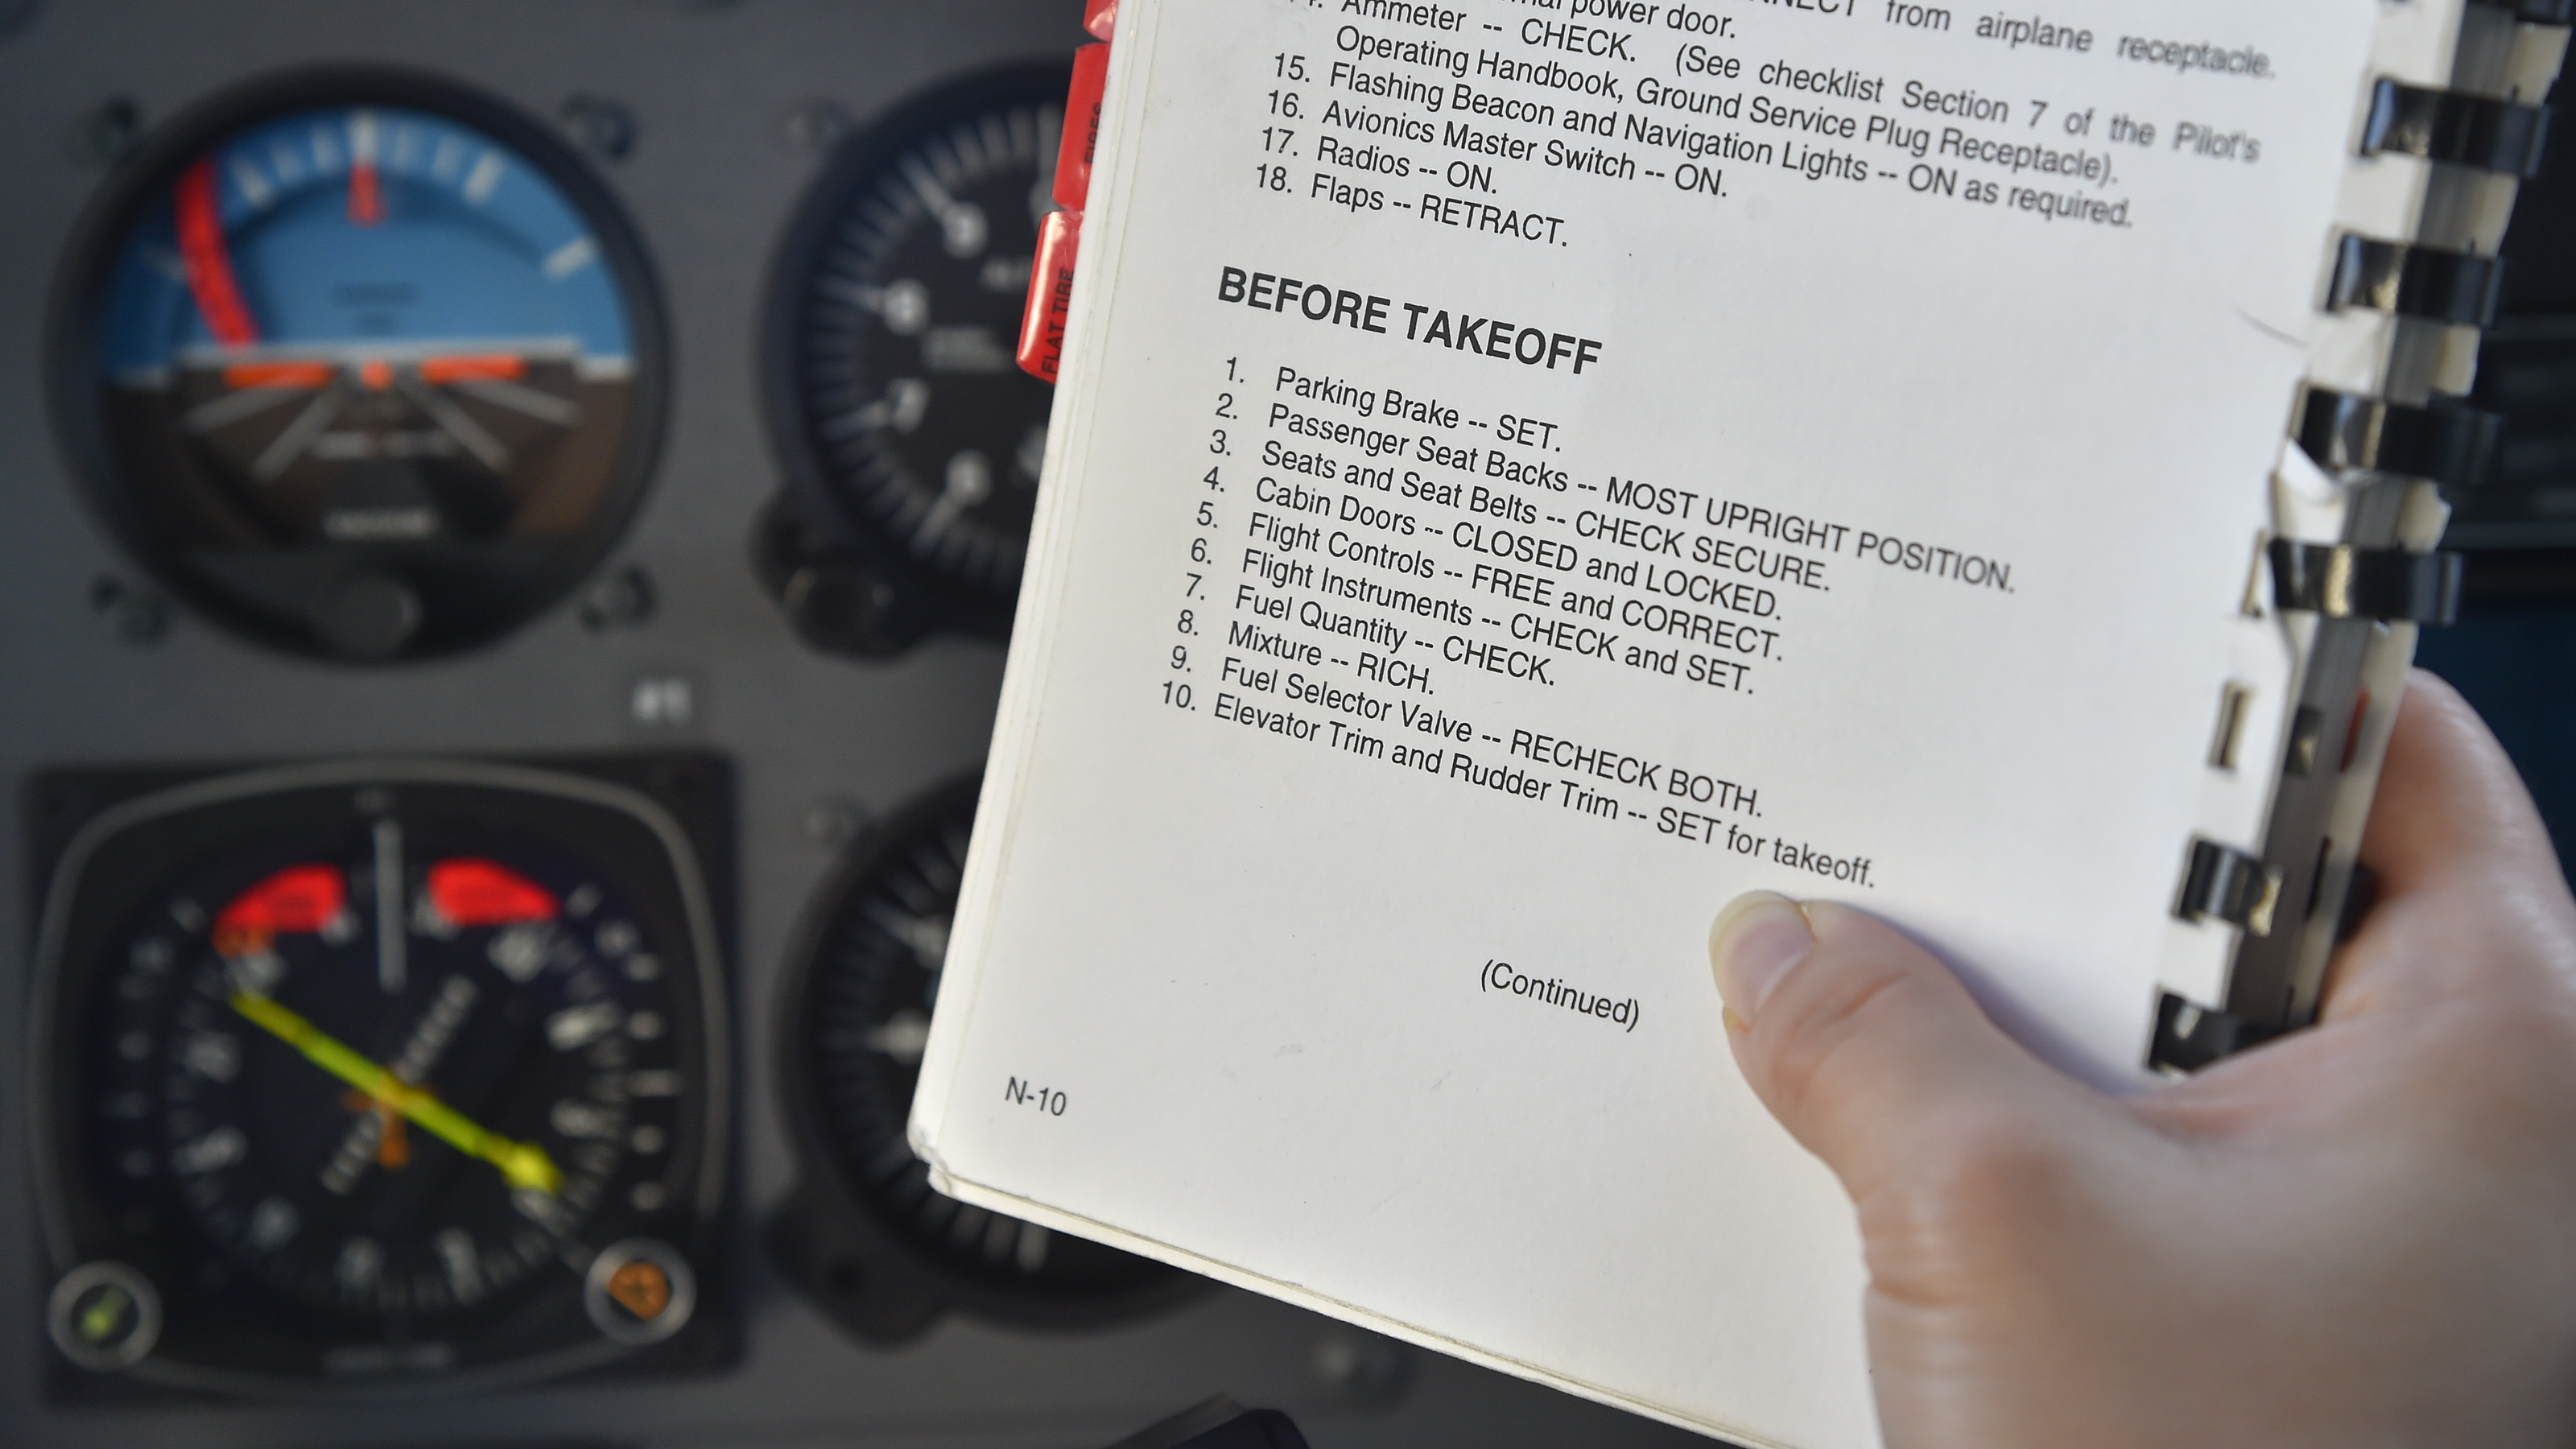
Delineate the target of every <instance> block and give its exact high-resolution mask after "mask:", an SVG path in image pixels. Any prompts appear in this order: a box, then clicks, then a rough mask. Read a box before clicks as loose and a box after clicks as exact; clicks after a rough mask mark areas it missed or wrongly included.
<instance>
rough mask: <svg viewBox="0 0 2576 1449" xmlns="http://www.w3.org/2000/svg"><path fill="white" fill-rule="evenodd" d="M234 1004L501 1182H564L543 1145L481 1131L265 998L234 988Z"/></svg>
mask: <svg viewBox="0 0 2576 1449" xmlns="http://www.w3.org/2000/svg"><path fill="white" fill-rule="evenodd" d="M232 1007H233V1010H235V1011H238V1012H240V1013H241V1014H242V1015H243V1016H245V1017H248V1018H249V1019H250V1021H251V1022H252V1024H253V1025H255V1026H257V1027H259V1028H260V1029H261V1030H262V1031H265V1032H267V1033H268V1034H269V1035H271V1036H274V1037H276V1038H277V1039H278V1040H279V1041H282V1042H284V1043H286V1044H287V1045H288V1046H291V1047H293V1048H295V1049H296V1050H297V1051H299V1052H302V1053H303V1054H304V1058H305V1060H307V1061H309V1062H311V1063H313V1065H315V1066H317V1067H320V1068H321V1069H322V1070H324V1071H326V1072H329V1073H330V1074H331V1075H333V1076H335V1077H338V1078H339V1079H340V1080H341V1081H344V1082H346V1083H348V1084H349V1085H350V1086H352V1087H355V1088H357V1089H358V1090H359V1091H361V1092H364V1093H366V1094H367V1095H368V1096H369V1097H370V1098H372V1099H374V1100H375V1101H378V1102H381V1103H383V1104H384V1105H385V1106H387V1107H390V1108H392V1109H393V1110H395V1111H397V1112H400V1113H401V1114H402V1115H403V1117H404V1118H405V1119H406V1120H408V1121H410V1122H411V1123H413V1124H414V1125H415V1126H417V1127H419V1128H420V1129H421V1130H422V1131H424V1132H427V1133H428V1134H429V1135H431V1136H432V1137H435V1138H437V1139H438V1140H439V1141H441V1142H444V1143H446V1144H447V1145H448V1146H450V1147H453V1148H455V1149H456V1150H457V1151H459V1152H462V1153H464V1154H465V1155H466V1156H468V1157H474V1158H480V1159H482V1160H483V1161H485V1162H488V1163H490V1164H492V1165H493V1166H494V1167H497V1168H499V1169H501V1176H502V1178H503V1180H505V1181H507V1182H508V1183H509V1184H510V1186H512V1187H514V1188H530V1189H533V1190H535V1191H537V1192H541V1193H544V1194H545V1195H547V1196H548V1197H552V1196H554V1194H555V1192H556V1190H557V1189H559V1188H561V1187H562V1186H563V1172H562V1170H561V1169H559V1168H557V1167H556V1166H555V1164H554V1159H553V1158H551V1157H548V1156H546V1152H545V1149H544V1148H542V1147H539V1146H537V1145H536V1144H535V1143H533V1142H513V1141H511V1140H510V1139H508V1138H506V1137H503V1136H500V1135H498V1134H496V1133H492V1132H487V1131H485V1130H484V1129H483V1128H481V1127H479V1126H477V1125H475V1124H474V1122H473V1121H471V1120H470V1119H468V1118H467V1117H466V1115H465V1114H464V1113H462V1112H459V1111H457V1110H456V1109H455V1108H453V1107H450V1106H448V1105H447V1104H446V1103H444V1102H441V1101H440V1100H438V1099H437V1098H436V1097H433V1096H431V1095H430V1094H429V1093H428V1092H425V1091H423V1090H421V1089H420V1088H418V1087H415V1086H413V1085H411V1084H410V1083H409V1082H406V1081H404V1080H403V1079H402V1078H400V1077H397V1076H395V1075H394V1074H393V1073H391V1072H389V1071H386V1070H385V1069H384V1068H383V1067H380V1066H377V1065H376V1064H375V1063H374V1062H371V1061H369V1060H367V1059H366V1058H365V1057H363V1056H360V1055H359V1054H358V1053H356V1052H354V1051H352V1050H350V1049H349V1048H347V1047H345V1046H342V1045H341V1044H340V1043H339V1042H336V1041H334V1040H332V1039H331V1038H330V1037H329V1036H326V1035H324V1034H323V1032H322V1030H321V1028H319V1027H317V1026H315V1025H314V1024H313V1023H311V1022H309V1021H306V1020H305V1019H304V1018H303V1017H300V1016H298V1015H296V1014H295V1013H294V1012H292V1011H289V1010H288V1009H286V1008H285V1007H283V1006H280V1005H278V1004H277V1003H276V1002H274V1001H271V1000H270V999H269V998H267V997H265V996H254V995H252V994H251V993H250V992H247V991H236V992H234V993H233V996H232Z"/></svg>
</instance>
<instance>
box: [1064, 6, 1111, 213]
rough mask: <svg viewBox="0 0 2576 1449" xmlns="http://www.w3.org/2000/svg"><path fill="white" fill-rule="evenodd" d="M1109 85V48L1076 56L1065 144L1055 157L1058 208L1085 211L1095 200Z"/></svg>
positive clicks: (1088, 48)
mask: <svg viewBox="0 0 2576 1449" xmlns="http://www.w3.org/2000/svg"><path fill="white" fill-rule="evenodd" d="M1108 85H1109V47H1108V46H1105V45H1086V46H1084V47H1083V48H1082V49H1080V50H1077V51H1075V52H1074V53H1073V89H1072V91H1071V92H1069V93H1068V94H1067V95H1066V96H1065V98H1064V140H1063V142H1062V143H1061V144H1059V145H1058V146H1057V147H1056V153H1055V199H1056V204H1057V205H1058V206H1064V207H1070V208H1071V209H1073V210H1075V211H1080V210H1082V208H1083V206H1084V204H1085V203H1086V202H1088V201H1089V200H1090V197H1091V162H1092V158H1093V157H1095V156H1097V155H1099V154H1100V94H1101V92H1102V91H1103V90H1105V89H1107V88H1108Z"/></svg>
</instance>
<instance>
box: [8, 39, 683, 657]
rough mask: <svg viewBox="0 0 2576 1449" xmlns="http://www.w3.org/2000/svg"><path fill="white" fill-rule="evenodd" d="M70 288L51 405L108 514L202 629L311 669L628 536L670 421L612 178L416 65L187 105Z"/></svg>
mask: <svg viewBox="0 0 2576 1449" xmlns="http://www.w3.org/2000/svg"><path fill="white" fill-rule="evenodd" d="M56 295H57V298H58V303H57V314H56V317H55V323H54V334H55V373H54V380H55V388H56V401H57V411H58V413H59V414H60V416H61V418H62V422H63V431H64V434H65V436H66V438H67V440H68V442H69V444H70V447H71V449H72V451H73V453H74V455H75V459H76V461H77V462H78V463H79V464H80V465H81V466H82V468H83V469H84V471H86V472H87V473H88V474H89V475H90V478H91V481H92V483H93V487H94V491H95V493H96V494H97V496H98V499H99V501H100V503H101V505H102V508H103V511H104V513H105V514H106V516H107V518H108V519H109V521H110V522H111V523H112V524H113V525H114V526H115V528H116V530H117V531H118V532H119V533H120V534H121V535H122V536H123V537H124V539H125V540H126V542H127V543H128V545H129V546H130V547H132V548H133V549H134V550H135V551H136V552H137V553H138V554H139V555H140V556H141V557H142V559H143V560H144V561H145V562H146V563H147V564H148V565H149V566H151V567H152V568H153V569H154V570H155V571H156V572H158V573H159V574H161V575H162V576H163V577H164V578H165V580H166V581H167V582H168V583H169V584H170V585H171V586H172V587H173V588H174V589H175V590H177V591H178V592H179V593H180V594H181V595H182V596H183V597H186V598H188V599H190V600H192V601H194V602H195V603H196V604H197V605H199V606H200V607H201V608H202V609H203V610H204V611H205V612H207V613H209V614H211V615H213V616H214V617H216V618H218V619H220V620H222V621H224V622H225V623H227V624H229V625H231V626H233V627H235V628H237V629H239V630H240V631H242V632H244V633H246V634H249V635H251V636H253V637H255V638H258V639H261V640H264V641H266V642H269V643H272V644H277V645H282V646H285V647H288V648H292V649H297V650H301V651H305V652H310V653H318V654H322V655H325V656H329V657H337V658H359V659H389V658H398V657H407V656H420V655H432V654H439V653H445V652H449V651H453V650H456V649H461V648H465V647H469V646H471V645H475V644H479V643H483V642H485V641H488V640H490V639H493V638H495V637H498V636H499V635H501V634H503V633H505V632H507V631H508V630H509V629H511V628H513V627H515V626H516V625H518V624H519V623H521V622H523V621H524V620H526V619H527V618H529V617H530V616H531V615H533V614H534V613H536V612H537V611H538V610H540V609H542V608H543V607H545V606H546V605H547V604H548V603H550V602H552V601H553V600H554V599H555V598H557V597H558V596H560V595H561V594H562V593H563V592H564V591H565V590H566V589H567V588H569V587H570V586H571V585H572V584H573V583H574V582H575V581H576V580H578V579H579V578H580V576H581V575H582V574H583V573H584V572H586V571H587V570H588V569H589V568H590V567H591V566H592V565H593V564H594V563H595V562H596V561H597V560H598V558H599V556H600V555H601V554H602V553H603V552H604V551H605V550H606V549H607V548H608V547H609V546H610V545H611V544H612V543H613V542H614V541H615V538H616V536H617V534H618V532H619V531H620V529H621V528H622V527H623V525H624V523H625V520H626V518H627V516H628V514H629V513H630V512H631V511H632V509H633V507H634V504H635V501H636V498H637V496H638V494H639V493H640V491H641V488H642V485H643V481H644V477H645V473H646V470H647V468H648V466H649V463H650V460H651V455H652V452H653V448H654V443H655V440H656V438H657V436H658V432H659V428H660V411H661V399H662V393H663V371H662V369H663V358H662V344H661V335H662V334H661V322H660V316H659V311H658V305H657V303H656V301H655V298H654V289H653V285H652V283H651V280H650V278H649V276H648V274H647V270H646V267H645V263H644V258H643V253H642V251H641V249H640V248H639V247H638V246H637V244H636V242H635V240H634V238H633V235H632V234H631V232H630V230H629V229H628V227H627V226H626V224H625V222H624V221H623V220H622V219H621V218H620V216H619V214H618V212H617V209H616V207H615V205H614V204H613V203H612V202H611V201H610V199H609V197H608V195H607V193H606V191H605V190H604V189H603V188H602V187H601V186H600V185H599V183H598V182H597V181H596V180H594V179H593V178H592V177H591V176H590V174H589V173H588V172H587V171H586V170H585V169H584V168H583V166H582V165H581V163H580V161H579V160H578V159H577V158H576V157H574V156H573V155H572V154H571V153H570V152H569V151H568V150H567V149H566V148H565V147H564V146H563V145H562V144H561V143H560V142H558V141H557V140H555V139H554V138H553V137H552V136H550V135H549V134H548V133H547V132H545V131H544V130H543V129H542V128H540V127H538V126H536V125H534V124H532V123H530V122H528V121H526V120H524V119H522V118H521V117H519V116H518V115H517V114H516V113H515V112H512V111H510V110H508V109H506V108H505V107H503V106H501V105H500V104H498V103H496V102H493V101H490V100H486V99H484V98H482V97H480V96H478V95H476V94H474V93H472V92H468V91H465V90H462V89H460V88H457V87H454V86H450V85H447V84H445V83H442V82H435V81H430V80H425V79H422V78H419V77H416V76H411V75H408V74H403V73H393V72H380V71H335V72H328V73H322V74H315V75H307V76H300V77H295V78H290V79H287V80H283V81H280V82H276V83H272V84H268V85H263V86H258V87H255V88H253V89H251V90H249V91H246V92H243V93H240V94H238V95H235V96H231V97H228V98H226V99H223V100H220V101H218V102H215V103H214V104H212V105H210V106H208V107H206V108H203V109H201V110H200V111H198V112H196V113H194V114H192V115H190V116H187V117H184V118H182V119H181V120H180V121H178V122H177V123H175V124H174V125H173V126H172V127H170V128H169V130H168V133H167V134H166V135H165V136H164V137H163V138H162V139H161V140H159V141H158V142H156V143H155V144H153V145H151V146H150V147H148V148H147V149H146V150H145V151H144V153H143V154H142V155H141V156H140V157H139V158H138V159H137V160H136V161H135V162H134V163H133V164H131V165H129V166H127V167H126V168H124V169H123V170H122V171H121V172H120V173H119V176H118V178H117V180H116V181H115V182H114V183H112V184H111V185H110V187H109V189H108V191H107V193H106V194H105V195H104V196H103V197H102V198H101V201H100V203H99V205H98V206H97V207H96V208H95V209H94V210H93V212H92V215H91V218H90V220H89V221H88V223H87V224H86V225H85V226H84V227H83V228H82V230H81V232H80V234H79V235H78V237H76V239H75V241H74V243H73V248H72V252H71V261H70V263H69V265H68V267H67V269H66V277H65V279H64V282H63V285H61V286H60V287H59V288H58V289H57V293H56Z"/></svg>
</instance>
